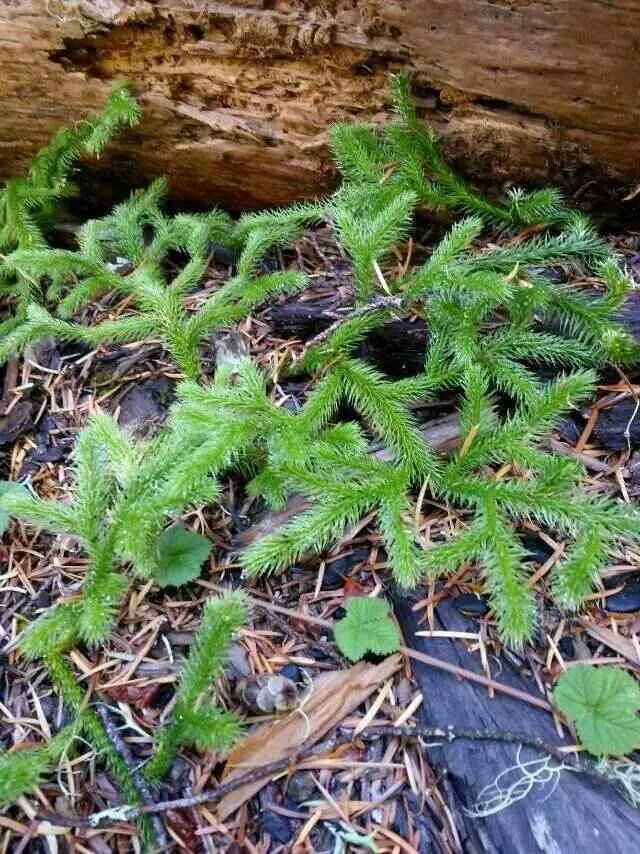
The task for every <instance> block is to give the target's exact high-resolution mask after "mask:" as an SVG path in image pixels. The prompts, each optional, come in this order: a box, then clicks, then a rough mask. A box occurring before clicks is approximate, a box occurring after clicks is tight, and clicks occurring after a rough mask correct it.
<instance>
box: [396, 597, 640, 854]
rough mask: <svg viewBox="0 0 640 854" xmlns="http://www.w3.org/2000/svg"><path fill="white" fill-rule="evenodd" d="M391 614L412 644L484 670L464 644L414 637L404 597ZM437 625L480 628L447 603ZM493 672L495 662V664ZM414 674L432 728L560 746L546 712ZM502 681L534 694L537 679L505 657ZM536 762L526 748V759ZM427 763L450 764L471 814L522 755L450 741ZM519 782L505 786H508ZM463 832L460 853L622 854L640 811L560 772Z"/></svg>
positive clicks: (440, 675) (639, 826)
mask: <svg viewBox="0 0 640 854" xmlns="http://www.w3.org/2000/svg"><path fill="white" fill-rule="evenodd" d="M394 611H395V614H396V616H397V617H398V620H399V622H400V625H401V627H402V631H403V634H404V635H405V637H406V638H407V639H408V643H409V645H410V646H412V647H414V648H415V649H418V650H422V651H424V652H427V653H429V654H430V655H431V656H435V657H436V658H439V659H441V660H442V661H446V662H449V663H451V664H455V665H457V666H460V667H465V668H467V669H470V670H475V671H477V672H478V673H482V672H483V671H482V665H481V663H480V660H479V659H480V656H479V654H478V653H477V652H476V653H475V654H471V653H467V652H466V650H465V646H464V644H463V643H462V642H461V641H460V640H455V639H450V638H430V639H425V638H421V637H416V636H415V632H416V630H417V629H418V628H422V627H421V626H418V623H417V619H416V614H415V613H414V612H413V611H412V610H411V602H410V601H409V600H407V599H406V598H404V597H398V599H397V600H396V601H394ZM436 613H437V628H439V629H444V630H448V631H452V632H463V631H466V632H469V631H474V630H475V631H477V624H474V623H473V622H472V621H471V620H469V619H468V618H467V617H465V616H463V615H462V614H460V613H459V612H458V611H457V609H455V608H454V607H453V606H452V605H451V603H450V602H444V603H442V604H440V605H439V606H438V608H437V612H436ZM492 667H493V665H492ZM414 676H415V678H416V679H417V680H418V683H419V684H420V686H421V690H422V692H423V693H424V696H425V703H424V705H423V706H422V721H423V723H424V724H426V725H428V726H434V725H435V726H443V727H445V726H454V727H466V726H470V727H487V728H491V729H497V730H510V729H517V730H522V731H524V732H528V733H531V734H535V735H536V736H537V737H539V738H542V739H544V740H548V741H550V742H552V743H554V744H557V743H558V736H557V733H556V730H555V725H554V721H553V719H552V718H551V716H550V715H549V714H547V713H546V712H544V711H542V710H539V709H537V708H535V707H534V706H532V705H530V704H525V703H520V702H518V701H517V700H514V699H512V698H511V697H508V696H506V695H504V694H501V695H500V696H498V695H496V696H495V697H490V696H489V694H488V693H486V692H482V691H479V690H478V689H477V688H476V687H475V686H474V685H473V684H472V683H470V682H468V681H466V680H461V679H452V678H451V676H449V675H448V674H447V673H446V672H444V671H441V670H435V669H433V668H431V667H422V666H421V665H420V664H419V663H414ZM499 678H500V681H501V682H503V683H507V684H509V685H511V686H512V687H514V688H518V689H520V690H524V691H528V692H532V693H535V692H536V687H535V682H534V680H533V679H532V678H527V677H525V676H523V675H521V674H520V673H517V672H516V670H515V669H514V668H513V667H512V666H511V665H510V664H509V663H508V662H507V661H506V660H505V659H504V657H501V659H500V677H499ZM533 758H536V757H535V755H534V754H532V753H531V752H530V751H528V750H524V751H523V752H522V754H521V757H520V759H521V761H522V762H526V761H528V760H530V759H533ZM430 762H433V763H436V764H441V765H442V766H443V767H446V769H447V771H448V773H449V775H450V780H451V784H452V790H453V791H452V794H454V795H455V796H456V798H457V799H458V801H459V803H460V806H462V807H465V808H467V809H471V808H472V807H473V804H474V802H475V800H476V798H477V797H478V795H479V794H480V791H481V790H482V788H483V787H484V786H487V785H489V784H490V783H491V782H493V781H494V780H495V778H496V777H497V775H498V774H499V773H500V772H501V771H504V770H505V769H507V768H509V767H511V766H513V765H515V764H516V762H517V751H516V749H514V747H513V746H510V745H507V744H498V743H495V742H493V743H489V742H484V743H482V742H472V743H469V744H464V745H462V744H450V745H442V746H441V747H436V748H432V749H431V750H430ZM513 779H514V777H511V778H510V779H509V780H508V781H504V787H505V788H506V786H507V785H508V784H509V783H511V782H513ZM458 812H459V814H460V815H462V816H464V819H463V820H464V827H462V828H460V833H461V836H462V843H463V849H464V850H465V851H468V852H470V854H480V852H483V854H502V852H505V851H540V852H544V854H565V852H570V851H597V852H598V854H619V852H620V851H621V850H626V849H627V848H628V845H629V840H630V839H636V838H638V836H639V834H640V812H638V811H637V810H634V809H633V808H632V807H631V806H629V805H628V804H627V803H626V802H625V801H624V800H623V799H622V798H621V797H620V796H619V795H618V794H617V793H616V792H615V791H614V790H613V789H612V788H610V787H606V786H594V784H593V783H592V782H591V781H590V780H589V779H587V778H586V777H585V776H584V775H581V774H573V773H571V772H563V773H562V774H561V776H560V777H559V778H558V779H557V780H555V779H552V780H549V781H548V782H547V783H546V784H545V785H541V786H538V787H534V788H533V789H532V791H531V792H530V794H529V795H528V796H527V797H526V798H524V799H522V800H520V801H517V802H515V803H513V804H512V805H511V806H509V807H508V808H507V809H504V810H503V811H501V812H498V813H496V814H495V815H492V816H489V817H488V818H484V819H473V818H469V817H466V816H465V814H464V810H462V809H461V810H459V811H458Z"/></svg>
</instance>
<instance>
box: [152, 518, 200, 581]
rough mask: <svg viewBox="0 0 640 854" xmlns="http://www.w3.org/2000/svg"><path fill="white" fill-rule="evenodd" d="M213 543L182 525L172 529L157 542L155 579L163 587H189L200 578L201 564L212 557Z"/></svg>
mask: <svg viewBox="0 0 640 854" xmlns="http://www.w3.org/2000/svg"><path fill="white" fill-rule="evenodd" d="M212 548H213V545H212V543H211V540H208V539H207V538H206V537H203V536H202V534H197V533H196V532H195V531H189V530H188V529H187V528H183V527H182V525H172V526H171V527H170V528H167V530H166V531H165V532H164V533H163V534H162V536H161V537H160V540H159V542H158V566H157V568H156V570H155V572H154V578H155V580H156V581H157V582H158V584H159V585H160V587H177V586H178V585H180V584H187V583H188V582H189V581H193V579H194V578H197V577H198V576H199V575H200V569H201V568H202V564H203V563H204V562H205V560H206V559H207V558H208V557H209V555H210V554H211V549H212Z"/></svg>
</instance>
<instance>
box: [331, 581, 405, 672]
mask: <svg viewBox="0 0 640 854" xmlns="http://www.w3.org/2000/svg"><path fill="white" fill-rule="evenodd" d="M333 633H334V636H335V639H336V643H337V644H338V647H339V649H340V652H342V654H343V655H346V657H347V658H348V659H350V660H351V661H359V660H360V659H361V658H364V656H365V655H366V653H367V652H372V653H374V654H375V655H390V654H391V653H392V652H395V651H396V650H397V649H398V648H399V647H400V632H399V631H398V627H397V626H396V624H395V623H394V622H393V620H392V619H391V617H390V616H389V605H388V604H387V603H386V602H385V601H384V599H370V598H368V597H366V596H358V597H356V598H354V599H350V600H349V604H348V605H347V615H346V617H344V619H342V620H339V621H338V622H337V623H336V625H335V627H334V630H333Z"/></svg>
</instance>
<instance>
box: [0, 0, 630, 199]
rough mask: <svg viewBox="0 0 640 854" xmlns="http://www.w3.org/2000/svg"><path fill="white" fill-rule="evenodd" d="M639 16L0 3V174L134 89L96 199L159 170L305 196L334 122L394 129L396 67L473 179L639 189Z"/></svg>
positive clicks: (581, 8)
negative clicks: (129, 122) (127, 122)
mask: <svg viewBox="0 0 640 854" xmlns="http://www.w3.org/2000/svg"><path fill="white" fill-rule="evenodd" d="M639 23H640V8H639V7H638V4H637V3H636V2H633V0H608V2H606V3H605V2H595V0H571V2H569V0H557V2H555V3H550V2H548V0H526V2H525V0H517V2H516V0H513V1H512V2H506V0H402V2H400V0H387V2H380V0H364V2H360V3H353V2H352V0H335V2H331V3H326V2H318V0H316V2H307V0H304V2H303V0H284V1H283V2H278V3H273V2H266V0H265V2H259V0H244V2H236V3H214V2H203V0H48V2H43V0H0V41H1V43H2V51H1V52H0V79H2V89H1V92H0V104H1V106H2V115H3V121H2V126H1V127H0V180H4V179H6V178H8V177H11V176H14V175H17V174H19V173H21V172H23V171H24V169H25V168H26V166H27V164H28V162H29V160H30V159H31V158H32V156H33V155H34V153H35V152H36V150H37V149H38V148H40V147H41V146H42V145H43V144H44V143H45V142H46V141H47V140H48V139H49V137H50V136H51V134H52V132H53V131H54V130H56V129H57V128H58V127H60V126H61V125H63V124H70V123H73V122H76V121H77V120H78V119H80V118H81V117H82V116H83V115H86V114H87V113H88V112H94V111H96V110H98V109H100V107H101V106H102V104H103V103H104V99H105V96H106V94H107V92H108V90H109V88H110V86H111V85H112V84H113V83H114V81H116V80H121V79H123V78H128V79H129V80H131V81H132V82H133V84H134V86H135V89H136V92H137V94H138V96H139V97H140V100H141V103H142V105H143V107H144V111H145V115H144V120H143V122H142V124H141V125H140V127H139V128H137V129H136V130H135V131H132V132H130V133H128V134H127V135H126V136H124V137H122V139H121V140H120V142H119V143H118V144H116V145H114V146H112V147H110V148H109V150H108V151H107V152H106V153H105V156H104V157H103V158H102V159H101V160H100V161H99V162H98V163H97V164H95V163H94V164H92V166H91V172H90V173H85V177H86V178H90V179H91V180H90V181H89V182H88V183H90V184H91V185H92V186H93V187H94V188H99V189H101V190H102V191H103V192H106V193H108V192H111V193H113V191H115V194H116V195H120V194H121V192H125V191H128V189H130V187H131V184H134V185H138V186H139V185H143V184H146V183H148V182H149V180H150V179H152V178H156V177H157V176H158V175H161V174H166V175H167V176H168V177H169V179H170V183H171V190H172V193H173V195H174V197H175V198H176V199H179V200H181V201H182V202H186V203H192V204H193V203H197V204H204V205H211V204H212V203H216V202H218V203H223V204H225V205H227V206H233V207H236V208H240V209H246V208H247V207H252V206H253V207H255V206H259V205H273V204H278V203H282V202H287V201H291V200H292V199H299V198H303V197H310V196H314V195H317V194H318V193H322V192H324V191H326V190H327V189H328V188H329V187H330V186H331V185H332V183H333V181H334V179H335V173H334V169H333V167H332V165H331V157H330V152H329V134H328V128H329V125H330V123H331V122H334V121H341V120H350V119H357V120H361V121H364V122H372V123H383V122H386V121H388V120H389V119H390V118H391V115H392V111H391V105H390V103H389V92H388V75H389V73H392V72H408V73H409V74H411V75H412V77H413V80H414V92H415V94H416V97H417V103H418V108H419V112H420V115H421V117H423V118H424V119H425V120H426V121H428V122H429V123H431V124H432V125H434V126H435V127H436V129H437V131H438V132H439V134H440V135H441V137H442V138H443V141H444V145H445V149H446V151H447V154H448V155H449V156H450V157H452V159H453V161H454V162H455V163H456V165H457V166H458V167H462V168H464V170H465V171H466V172H467V173H468V174H469V175H471V176H472V177H474V178H478V179H480V180H481V181H482V182H483V183H485V184H487V185H489V184H490V185H492V186H493V188H494V190H497V191H500V190H502V189H503V187H504V185H505V184H506V183H522V182H524V183H530V184H531V183H535V184H541V183H553V184H558V185H561V186H563V187H565V188H569V189H571V190H577V189H581V190H583V191H584V188H585V186H586V185H588V186H589V192H591V191H592V190H593V191H595V192H596V193H597V194H599V195H608V196H610V197H613V198H616V199H617V200H619V199H621V198H622V197H623V196H624V195H626V193H627V192H628V191H629V190H630V189H632V187H633V186H634V184H635V183H637V181H638V180H639V179H640V165H639V164H640V137H639V136H638V134H637V132H636V128H637V126H638V122H639V120H640V100H639V99H638V97H637V93H638V89H640V65H639V64H638V62H637V46H636V43H635V40H634V37H633V34H634V33H635V32H636V31H637V29H638V24H639ZM605 34H606V35H605ZM605 39H606V44H605ZM590 182H591V183H590ZM86 185H87V182H86V181H85V186H86ZM119 187H120V189H119ZM623 188H624V190H623Z"/></svg>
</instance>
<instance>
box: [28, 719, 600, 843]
mask: <svg viewBox="0 0 640 854" xmlns="http://www.w3.org/2000/svg"><path fill="white" fill-rule="evenodd" d="M383 735H389V736H395V737H401V738H422V739H429V740H430V741H433V742H441V743H443V744H451V743H452V742H454V741H499V742H503V743H507V744H518V745H524V746H526V747H531V748H532V749H534V750H537V751H539V752H540V753H543V754H547V755H548V756H551V757H553V758H554V759H558V760H559V761H562V762H563V763H566V762H567V760H568V756H567V754H566V753H564V752H563V751H562V750H561V748H559V747H557V746H556V745H552V744H548V743H547V742H545V741H544V740H543V739H541V738H535V737H533V736H530V735H528V734H527V733H519V732H503V731H500V730H485V729H478V730H475V729H462V728H460V729H459V728H457V727H453V726H448V727H428V726H411V727H397V726H381V727H377V728H376V729H375V731H374V732H372V733H365V734H361V735H360V736H359V737H360V738H365V739H375V738H380V737H381V736H383ZM352 740H353V735H352V734H350V735H346V734H345V735H340V736H336V737H335V738H333V739H331V740H329V741H326V742H324V744H323V745H322V753H327V752H330V751H332V750H334V749H335V748H336V747H340V746H341V745H343V744H348V743H350V742H351V741H352ZM316 752H318V746H317V745H312V746H311V747H308V748H307V749H305V750H301V751H299V753H298V754H297V755H296V756H295V757H286V758H283V759H278V760H276V761H274V762H269V763H268V764H267V765H262V766H260V767H258V768H252V769H251V770H249V771H247V772H246V773H245V774H241V775H240V776H239V777H235V778H234V779H233V780H229V781H228V782H227V783H222V784H221V785H219V786H218V787H217V788H216V789H211V790H207V791H204V792H201V793H200V794H199V795H192V796H190V797H187V798H177V799H175V800H170V801H160V802H159V803H155V804H148V805H147V804H145V805H144V806H133V805H129V806H128V805H123V806H120V807H114V808H112V809H108V810H103V811H102V812H99V813H94V815H91V816H89V817H88V818H85V819H82V818H68V817H67V816H57V815H46V816H42V817H41V819H40V820H41V821H47V822H49V823H50V824H54V825H57V826H62V827H84V828H95V827H100V826H101V825H102V824H103V823H104V822H108V821H112V822H113V821H131V820H133V819H136V818H139V817H140V816H143V815H149V814H151V815H153V814H157V813H160V812H166V811H167V810H174V809H186V808H190V807H195V806H198V805H199V804H205V803H206V804H209V805H211V804H214V803H218V802H219V801H221V800H222V799H223V798H224V797H225V796H226V795H228V794H230V793H231V792H234V791H236V789H239V788H242V786H245V785H246V784H248V783H254V782H255V781H256V780H262V779H263V778H264V777H269V776H271V775H272V774H277V773H279V772H280V771H285V770H287V769H291V767H292V766H294V765H295V764H296V763H297V762H300V761H302V760H304V759H307V758H308V757H310V756H312V755H313V754H314V753H316ZM571 762H572V766H571V770H573V771H577V772H580V773H585V774H588V775H589V776H590V777H593V778H594V779H597V780H598V781H599V782H609V779H608V777H607V775H606V773H605V772H603V771H600V770H598V766H597V765H596V763H594V762H592V761H591V760H581V759H578V758H577V757H572V758H571Z"/></svg>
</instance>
